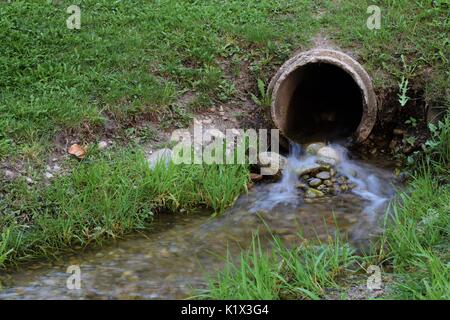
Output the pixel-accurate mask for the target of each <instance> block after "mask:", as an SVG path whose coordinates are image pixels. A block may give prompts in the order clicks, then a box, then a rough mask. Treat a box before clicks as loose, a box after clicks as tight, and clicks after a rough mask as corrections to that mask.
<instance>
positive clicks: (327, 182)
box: [323, 180, 333, 187]
mask: <svg viewBox="0 0 450 320" xmlns="http://www.w3.org/2000/svg"><path fill="white" fill-rule="evenodd" d="M323 184H324V185H326V186H327V187H331V186H332V185H333V182H331V180H325V181H324V182H323Z"/></svg>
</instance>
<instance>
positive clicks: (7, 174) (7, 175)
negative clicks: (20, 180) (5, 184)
mask: <svg viewBox="0 0 450 320" xmlns="http://www.w3.org/2000/svg"><path fill="white" fill-rule="evenodd" d="M4 175H5V179H6V180H7V181H11V180H13V179H14V178H15V177H16V174H15V173H14V172H13V171H11V170H8V169H6V170H5V171H4Z"/></svg>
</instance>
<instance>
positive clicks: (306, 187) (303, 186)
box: [297, 183, 308, 190]
mask: <svg viewBox="0 0 450 320" xmlns="http://www.w3.org/2000/svg"><path fill="white" fill-rule="evenodd" d="M297 189H302V190H308V185H307V184H305V183H299V184H297Z"/></svg>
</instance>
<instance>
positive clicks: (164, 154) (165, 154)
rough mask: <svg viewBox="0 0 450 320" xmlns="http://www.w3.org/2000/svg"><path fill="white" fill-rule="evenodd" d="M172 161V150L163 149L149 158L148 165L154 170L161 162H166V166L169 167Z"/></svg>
mask: <svg viewBox="0 0 450 320" xmlns="http://www.w3.org/2000/svg"><path fill="white" fill-rule="evenodd" d="M171 160H172V150H170V149H167V148H163V149H159V150H157V151H155V152H153V153H152V154H151V155H150V156H149V157H148V158H147V161H148V164H149V165H150V168H151V169H153V168H155V166H156V165H157V164H158V163H159V162H164V163H165V164H166V166H168V165H169V162H170V161H171Z"/></svg>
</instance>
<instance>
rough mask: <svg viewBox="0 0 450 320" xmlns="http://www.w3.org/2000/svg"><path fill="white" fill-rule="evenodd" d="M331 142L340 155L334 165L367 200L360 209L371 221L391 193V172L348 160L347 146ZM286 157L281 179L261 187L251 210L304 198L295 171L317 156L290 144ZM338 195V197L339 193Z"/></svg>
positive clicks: (268, 207) (294, 204)
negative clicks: (266, 186)
mask: <svg viewBox="0 0 450 320" xmlns="http://www.w3.org/2000/svg"><path fill="white" fill-rule="evenodd" d="M330 146H331V147H332V148H333V149H334V150H336V151H337V153H338V154H339V157H340V159H341V160H340V162H339V163H338V164H337V165H336V166H335V169H336V171H337V172H338V173H339V174H341V175H344V176H346V177H347V178H348V180H349V182H350V183H353V184H354V185H355V186H356V187H355V188H353V189H352V190H351V191H349V192H351V193H353V194H355V195H357V196H359V197H360V198H361V200H362V201H364V202H367V205H365V207H364V210H363V212H364V213H365V214H366V215H367V217H368V218H369V220H370V221H373V220H374V219H375V217H376V213H379V211H380V210H384V208H385V206H386V204H387V201H388V200H389V199H390V198H391V197H392V194H393V187H392V185H391V183H390V180H391V178H392V175H391V174H390V173H389V172H387V171H385V170H383V169H381V168H377V167H375V166H373V165H370V164H368V163H364V162H362V161H358V160H351V159H350V158H349V153H348V150H347V149H346V148H344V147H343V146H341V145H338V144H332V145H330ZM287 160H288V162H287V166H286V168H285V169H284V171H283V175H282V178H281V180H280V181H279V182H277V183H273V184H272V185H270V187H269V188H265V190H263V191H262V192H263V193H264V194H262V195H261V197H260V200H259V201H258V202H255V203H254V205H253V206H252V207H251V209H250V212H260V211H265V212H267V211H270V210H272V209H273V208H275V207H276V206H279V205H282V206H293V207H297V206H300V205H301V204H302V202H303V201H304V200H303V197H302V195H301V192H300V191H299V189H298V188H297V185H298V184H299V183H300V179H299V178H298V176H297V173H296V172H297V171H298V170H299V169H300V168H302V167H307V166H310V165H313V164H315V163H316V161H317V160H318V157H317V156H315V155H309V154H306V153H305V152H303V150H302V149H301V147H300V146H299V145H298V144H293V145H291V147H290V153H289V156H288V158H287ZM337 196H338V197H339V195H337Z"/></svg>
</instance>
